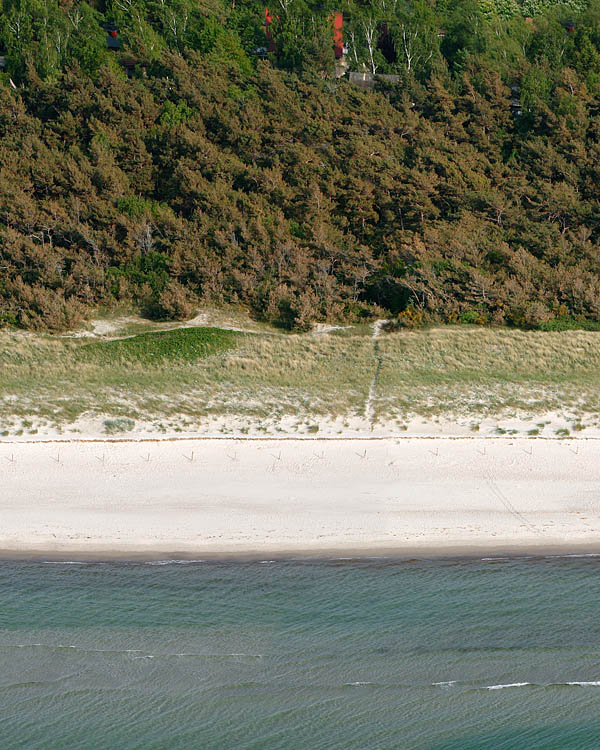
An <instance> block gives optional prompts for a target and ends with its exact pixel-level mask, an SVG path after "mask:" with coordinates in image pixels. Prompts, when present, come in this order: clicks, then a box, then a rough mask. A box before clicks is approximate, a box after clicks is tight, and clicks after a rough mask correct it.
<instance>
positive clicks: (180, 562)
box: [146, 560, 206, 565]
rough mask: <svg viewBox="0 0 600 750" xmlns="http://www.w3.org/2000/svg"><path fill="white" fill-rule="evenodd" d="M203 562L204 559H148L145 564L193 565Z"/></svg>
mask: <svg viewBox="0 0 600 750" xmlns="http://www.w3.org/2000/svg"><path fill="white" fill-rule="evenodd" d="M203 562H206V560H150V561H148V562H147V563H146V565H194V564H195V563H203Z"/></svg>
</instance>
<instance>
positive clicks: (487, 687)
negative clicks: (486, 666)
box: [483, 682, 535, 690]
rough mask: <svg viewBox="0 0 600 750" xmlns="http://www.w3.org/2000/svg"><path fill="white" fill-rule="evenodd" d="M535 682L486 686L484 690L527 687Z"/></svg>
mask: <svg viewBox="0 0 600 750" xmlns="http://www.w3.org/2000/svg"><path fill="white" fill-rule="evenodd" d="M534 684H535V683H533V682H508V683H506V684H504V685H485V686H484V687H483V689H484V690H504V689H505V688H515V687H525V686H526V685H534Z"/></svg>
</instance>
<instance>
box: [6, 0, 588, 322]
mask: <svg viewBox="0 0 600 750" xmlns="http://www.w3.org/2000/svg"><path fill="white" fill-rule="evenodd" d="M0 7H1V9H2V15H1V16H0V69H2V70H3V72H1V73H0V323H3V324H5V325H17V326H21V327H26V328H37V329H48V330H60V329H65V328H68V327H71V326H74V325H76V324H78V323H79V322H81V321H82V320H84V319H85V317H86V315H87V314H89V312H90V310H91V309H92V308H93V307H97V306H107V307H111V306H116V305H122V304H127V305H130V304H134V305H136V306H138V307H139V309H140V310H141V311H142V312H143V313H144V314H146V315H148V316H152V317H157V318H170V317H172V318H177V317H185V316H187V315H189V314H190V313H191V312H192V311H193V309H194V307H195V306H196V305H198V303H199V302H208V303H233V304H241V305H244V306H246V307H247V308H249V309H250V310H251V312H252V314H253V315H254V316H255V317H257V318H260V319H263V320H268V321H271V322H273V323H275V324H277V325H281V326H284V327H287V328H290V329H300V330H301V329H305V328H307V327H309V326H310V325H311V323H312V322H314V321H317V320H348V321H356V320H360V319H371V318H373V317H374V316H378V317H390V318H393V319H394V320H396V321H397V322H398V324H400V325H405V326H418V325H421V324H424V323H427V322H430V321H448V322H467V323H480V324H493V325H512V326H521V327H526V328H540V327H541V328H546V329H552V328H564V327H570V326H584V327H595V326H596V325H597V324H598V321H600V190H599V187H598V186H600V2H597V3H591V4H590V3H587V2H581V1H573V2H570V3H566V4H555V3H552V2H543V1H542V0H522V1H521V0H481V1H480V2H477V1H476V0H437V1H436V0H363V2H356V1H355V0H342V2H338V3H336V2H333V0H331V2H328V3H326V4H323V3H319V4H318V5H317V4H314V3H311V2H309V1H308V0H277V2H276V4H275V5H272V6H271V7H270V8H269V10H268V11H267V14H266V16H267V18H268V21H267V23H265V17H266V16H265V6H264V4H260V3H258V2H253V1H252V0H227V1H225V0H112V1H111V0H106V2H104V1H103V0H90V1H89V2H88V3H86V2H79V1H78V0H0ZM340 12H341V13H342V15H343V42H344V54H343V57H342V59H341V60H340V59H339V58H340V55H339V54H338V55H337V56H336V54H334V42H333V39H334V36H333V24H332V17H333V14H335V13H340ZM335 52H337V49H336V50H335ZM336 57H337V59H336ZM351 71H355V72H356V71H358V72H362V73H364V75H365V76H367V75H368V76H370V78H371V79H372V83H373V88H372V90H363V89H361V88H360V87H358V86H356V85H354V84H353V83H352V82H351V81H350V80H349V79H348V72H351ZM344 73H345V74H344ZM380 74H384V75H380Z"/></svg>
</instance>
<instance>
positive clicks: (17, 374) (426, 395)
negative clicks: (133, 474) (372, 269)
mask: <svg viewBox="0 0 600 750" xmlns="http://www.w3.org/2000/svg"><path fill="white" fill-rule="evenodd" d="M367 332H368V330H367V329H365V328H364V327H363V328H360V329H357V330H356V332H355V333H353V330H352V329H344V330H343V331H337V332H332V333H329V334H324V335H318V336H314V335H310V334H302V335H295V334H293V335H290V334H283V333H276V332H273V331H268V332H267V331H264V332H262V331H258V332H239V331H230V330H223V329H218V328H214V327H213V328H201V327H197V328H182V329H176V330H171V331H165V330H161V331H158V332H156V331H150V332H145V333H142V334H140V335H137V336H134V337H130V338H123V339H119V340H112V341H108V340H97V339H95V340H92V341H90V339H85V338H83V339H75V338H73V339H69V338H59V337H51V336H47V335H34V334H29V333H23V332H18V331H8V330H4V331H0V433H2V432H6V431H8V432H9V433H10V434H14V432H15V431H18V430H19V429H24V430H25V431H27V430H28V429H29V431H34V430H35V429H36V428H37V427H38V426H39V425H40V424H41V425H44V424H47V425H67V424H69V423H72V422H74V421H75V420H76V419H78V418H79V417H81V416H82V415H83V414H87V415H90V416H92V417H94V416H102V417H103V418H106V419H109V420H119V419H125V418H126V419H130V420H144V421H146V422H148V421H152V420H158V421H160V420H168V419H171V418H173V419H175V418H176V417H177V418H179V419H184V420H190V422H194V423H198V422H199V421H201V420H202V419H205V418H207V417H217V416H237V417H247V418H251V419H255V420H266V421H268V420H275V421H277V420H279V419H282V418H285V417H288V416H293V417H298V418H299V419H308V418H310V419H312V420H314V423H315V424H317V423H318V419H319V418H323V417H351V416H361V415H364V409H365V402H366V398H367V394H368V392H369V387H370V384H371V381H372V379H373V376H374V373H375V368H376V360H375V353H374V342H373V341H372V339H371V337H370V336H369V335H366V333H367ZM377 342H378V354H379V356H380V358H381V367H380V370H379V376H378V383H377V388H376V390H375V399H374V406H375V415H376V418H377V419H378V420H380V421H383V420H386V419H395V420H403V421H404V420H408V419H410V418H411V417H414V416H423V417H427V418H431V417H439V416H449V417H452V416H472V417H473V421H474V423H476V422H477V418H478V417H479V416H485V415H500V414H510V413H517V412H520V413H526V414H528V415H531V417H532V418H533V417H534V416H535V415H536V414H542V413H547V412H550V411H557V412H560V411H563V412H565V411H568V412H569V413H571V414H572V415H581V414H587V415H589V414H595V413H598V412H600V333H595V332H585V331H577V332H573V331H570V332H565V333H543V332H531V333H529V332H523V331H511V330H506V329H503V330H499V329H496V330H493V329H481V328H466V327H445V328H436V329H430V330H426V331H408V332H398V333H393V334H382V335H381V336H380V337H379V338H378V340H377ZM534 421H535V420H534ZM34 422H35V424H32V423H34ZM112 424H113V423H112V422H109V428H110V429H116V428H115V427H113V426H111V425H112ZM115 424H116V425H117V426H118V425H119V424H121V423H120V422H118V421H117V422H116V423H115ZM128 424H129V423H128ZM107 429H108V428H107Z"/></svg>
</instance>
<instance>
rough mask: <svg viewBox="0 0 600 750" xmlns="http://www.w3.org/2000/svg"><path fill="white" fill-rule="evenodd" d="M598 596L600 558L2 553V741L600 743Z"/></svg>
mask: <svg viewBox="0 0 600 750" xmlns="http://www.w3.org/2000/svg"><path fill="white" fill-rule="evenodd" d="M599 604H600V558H595V557H588V558H570V559H567V558H546V559H529V560H527V559H521V560H478V561H476V560H472V561H436V562H423V561H421V562H418V561H412V562H404V563H402V562H393V561H382V560H379V561H377V560H371V561H362V562H361V561H331V562H321V563H315V562H275V563H265V564H260V563H257V562H256V563H220V564H218V563H187V564H177V563H171V564H162V565H161V564H148V563H146V564H143V563H139V564H127V563H114V564H113V563H111V564H99V563H90V564H81V565H80V564H70V565H68V564H43V563H25V562H19V563H16V562H15V563H13V562H2V563H0V747H1V748H2V749H3V750H5V749H8V748H61V749H62V748H145V749H146V748H261V749H263V748H264V749H269V748H311V749H312V748H369V749H370V748H446V749H450V748H452V749H455V750H459V749H460V750H468V749H471V748H494V750H496V749H498V748H528V749H529V748H569V749H572V748H598V747H600V619H599V616H598V615H599V613H600V607H599ZM519 683H525V684H519ZM511 685H512V687H510V686H511ZM500 686H507V687H500Z"/></svg>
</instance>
